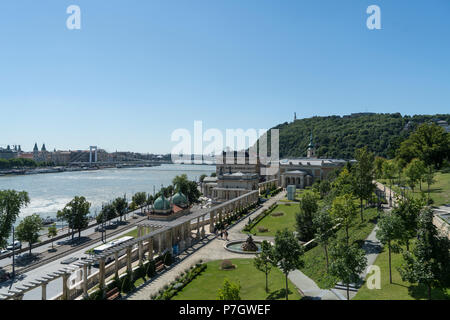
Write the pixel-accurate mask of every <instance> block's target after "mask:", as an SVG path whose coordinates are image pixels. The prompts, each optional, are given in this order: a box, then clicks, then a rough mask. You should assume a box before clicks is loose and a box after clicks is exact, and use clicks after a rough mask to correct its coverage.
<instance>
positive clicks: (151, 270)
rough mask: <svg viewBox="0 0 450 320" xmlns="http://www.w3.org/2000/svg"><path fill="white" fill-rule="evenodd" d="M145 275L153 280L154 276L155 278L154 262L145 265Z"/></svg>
mask: <svg viewBox="0 0 450 320" xmlns="http://www.w3.org/2000/svg"><path fill="white" fill-rule="evenodd" d="M146 274H147V277H149V278H153V277H154V276H156V265H155V261H154V260H151V261H150V262H149V263H148V264H147V270H146Z"/></svg>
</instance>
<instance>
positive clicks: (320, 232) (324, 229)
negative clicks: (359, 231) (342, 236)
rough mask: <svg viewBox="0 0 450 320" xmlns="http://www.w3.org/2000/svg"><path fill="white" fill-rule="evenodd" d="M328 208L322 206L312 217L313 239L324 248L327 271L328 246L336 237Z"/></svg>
mask: <svg viewBox="0 0 450 320" xmlns="http://www.w3.org/2000/svg"><path fill="white" fill-rule="evenodd" d="M328 209H329V208H325V207H324V208H322V210H320V211H319V212H318V213H317V214H316V215H315V216H314V218H313V224H314V229H315V230H316V233H315V236H314V237H315V239H316V241H317V243H318V244H320V245H321V246H322V247H323V249H324V250H325V258H326V261H327V272H328V269H329V261H328V246H329V244H330V242H331V241H332V240H333V239H334V238H335V237H336V231H335V229H334V226H335V223H334V221H333V219H332V218H331V215H330V213H329V212H328Z"/></svg>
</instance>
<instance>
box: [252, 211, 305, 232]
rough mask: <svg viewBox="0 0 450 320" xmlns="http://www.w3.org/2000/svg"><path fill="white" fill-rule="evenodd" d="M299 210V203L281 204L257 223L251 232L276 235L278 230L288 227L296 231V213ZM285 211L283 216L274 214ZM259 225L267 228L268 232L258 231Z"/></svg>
mask: <svg viewBox="0 0 450 320" xmlns="http://www.w3.org/2000/svg"><path fill="white" fill-rule="evenodd" d="M298 211H299V205H298V204H290V205H288V204H279V205H277V206H276V207H275V209H273V210H272V212H271V213H269V214H268V215H267V216H266V217H265V218H263V219H262V220H261V221H260V222H259V223H258V224H256V225H255V226H254V227H253V228H252V229H250V232H251V233H252V234H255V235H257V236H275V234H276V233H277V231H278V230H282V229H284V228H288V230H290V231H295V215H296V213H297V212H298ZM277 212H283V215H282V216H273V215H272V214H273V213H277ZM258 227H264V228H267V229H268V231H267V232H258Z"/></svg>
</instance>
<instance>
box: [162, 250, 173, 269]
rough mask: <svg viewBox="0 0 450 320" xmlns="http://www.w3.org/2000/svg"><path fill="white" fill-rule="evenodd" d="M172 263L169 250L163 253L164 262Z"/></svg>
mask: <svg viewBox="0 0 450 320" xmlns="http://www.w3.org/2000/svg"><path fill="white" fill-rule="evenodd" d="M172 263H173V256H172V254H171V253H170V252H166V253H165V254H164V264H165V265H166V266H170V265H171V264H172Z"/></svg>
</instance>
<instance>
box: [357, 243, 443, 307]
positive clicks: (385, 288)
mask: <svg viewBox="0 0 450 320" xmlns="http://www.w3.org/2000/svg"><path fill="white" fill-rule="evenodd" d="M402 249H403V250H405V247H403V248H402ZM391 258H392V284H390V283H389V260H388V259H389V255H388V250H387V248H385V249H383V252H382V253H380V254H379V255H378V257H377V260H375V263H374V265H377V266H379V267H380V271H381V289H378V290H377V289H372V290H371V289H368V288H367V286H366V285H365V284H364V285H363V286H362V287H361V288H360V289H359V291H358V293H357V294H356V296H355V297H354V298H353V299H354V300H417V299H428V289H427V288H426V287H425V286H419V285H417V284H410V283H409V282H405V281H402V278H401V277H400V273H399V272H398V270H397V267H400V266H401V264H402V263H403V256H402V254H401V253H392V255H391ZM431 297H432V299H440V300H442V299H450V288H447V289H432V290H431Z"/></svg>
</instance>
